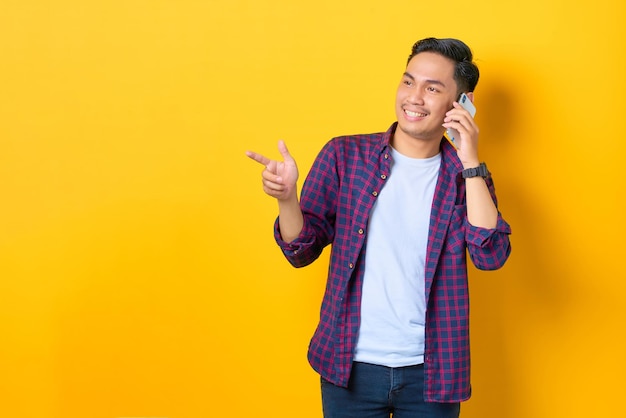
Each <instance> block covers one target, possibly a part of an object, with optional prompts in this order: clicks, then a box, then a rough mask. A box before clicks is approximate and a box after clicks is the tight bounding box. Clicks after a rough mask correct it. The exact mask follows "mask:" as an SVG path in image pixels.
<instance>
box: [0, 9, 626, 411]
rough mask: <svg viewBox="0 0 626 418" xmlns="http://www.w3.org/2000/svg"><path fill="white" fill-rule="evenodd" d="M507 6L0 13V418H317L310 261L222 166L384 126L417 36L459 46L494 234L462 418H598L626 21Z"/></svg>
mask: <svg viewBox="0 0 626 418" xmlns="http://www.w3.org/2000/svg"><path fill="white" fill-rule="evenodd" d="M511 4H515V5H509V3H507V2H502V1H496V0H492V1H485V0H475V1H471V2H469V1H467V0H463V1H459V0H449V1H446V2H439V3H438V2H430V3H428V2H427V3H423V2H415V1H400V0H396V1H387V2H381V1H373V0H346V1H337V0H320V1H316V2H297V1H287V0H282V1H281V0H261V1H251V0H248V1H243V0H204V1H201V0H169V1H168V0H107V1H102V0H101V1H77V0H55V1H44V0H3V1H2V4H1V5H0V376H1V377H0V399H1V401H0V416H3V417H11V418H86V417H89V418H115V417H122V416H123V417H168V418H197V417H218V416H232V417H253V416H258V417H304V418H306V417H319V416H321V413H320V401H319V394H318V378H317V376H316V375H315V374H314V373H313V372H312V371H311V370H310V369H309V367H308V364H307V362H306V357H305V353H306V347H307V344H308V339H309V337H310V335H311V333H312V331H313V328H314V326H315V324H316V319H317V315H318V307H319V302H320V297H321V293H322V288H323V285H324V280H325V272H326V266H327V261H326V259H323V260H320V262H318V263H317V264H316V265H314V266H311V267H308V268H306V269H301V270H295V269H292V268H291V267H290V266H289V265H288V264H287V262H286V261H284V260H283V258H282V255H281V254H280V252H279V250H278V248H277V247H276V246H275V245H274V242H273V237H272V223H273V220H274V216H275V214H276V204H275V202H273V201H272V200H271V199H270V198H267V197H266V196H265V195H264V194H263V193H262V191H261V187H260V169H259V167H257V165H256V164H254V163H253V162H251V161H249V160H248V159H247V158H246V157H245V155H244V151H245V150H246V149H254V150H257V151H261V152H264V153H267V154H270V155H271V156H277V155H278V153H277V151H276V148H275V146H276V141H277V140H278V139H280V138H282V139H285V140H286V141H287V144H288V145H289V147H290V150H291V151H292V153H293V155H295V156H296V158H297V159H298V162H299V165H300V168H301V171H302V173H303V174H302V176H303V177H304V174H305V173H306V171H308V168H309V167H310V164H311V162H312V160H313V158H314V157H315V155H316V153H317V151H318V150H319V149H320V148H321V146H322V145H323V144H324V143H325V142H326V141H327V140H328V139H330V137H332V136H335V135H340V134H348V133H364V132H372V131H380V130H385V129H386V128H387V127H388V125H389V124H390V123H391V122H392V121H393V117H394V116H393V100H394V94H395V88H396V85H397V82H398V81H399V77H400V75H401V72H402V71H403V69H404V64H405V59H406V56H407V54H408V52H409V49H410V46H411V45H412V43H413V42H414V41H415V40H417V39H420V38H422V37H426V36H438V37H445V36H452V37H459V38H461V39H464V40H465V41H466V42H467V43H469V44H470V45H471V46H472V48H473V49H474V52H475V55H476V58H477V60H478V63H479V65H480V68H481V71H482V78H481V82H480V83H479V86H478V89H477V91H476V104H477V107H478V113H477V121H478V123H479V125H480V127H481V142H482V151H481V153H482V154H481V156H482V158H483V159H484V160H486V161H487V162H488V164H489V167H490V168H491V170H492V172H493V173H494V174H495V176H496V187H497V189H498V193H499V198H500V200H501V209H502V211H503V213H504V214H505V217H506V218H507V219H508V221H509V222H510V223H511V225H512V226H513V230H514V235H513V236H512V240H513V248H514V249H513V255H512V257H511V259H510V261H509V263H508V265H507V266H505V267H504V268H503V269H502V270H500V271H498V272H491V273H484V272H478V271H475V270H472V271H471V276H472V277H471V279H472V298H473V299H472V300H473V302H472V333H473V334H472V344H473V350H474V352H473V354H474V357H473V358H474V362H473V366H474V368H473V383H474V397H473V398H472V400H470V401H469V402H468V403H466V404H464V407H463V411H464V412H463V416H464V417H466V418H471V417H477V418H488V417H492V418H529V417H532V418H536V417H539V418H541V417H588V416H596V417H599V416H617V415H616V414H619V413H618V412H617V411H621V410H622V409H623V408H622V407H621V406H618V405H619V403H620V401H621V400H622V398H623V387H624V384H623V381H624V380H623V376H624V374H625V373H626V368H625V367H624V361H623V354H624V352H626V343H625V342H624V340H623V338H622V336H621V334H622V333H623V330H624V323H625V321H626V311H625V310H624V303H623V302H622V299H623V297H624V294H625V293H626V280H624V279H626V268H625V267H624V266H625V263H624V257H625V255H624V247H625V245H624V241H623V240H624V234H625V233H626V228H625V222H624V201H623V196H624V182H623V180H622V179H623V177H624V164H623V163H622V161H623V159H624V153H625V151H626V146H625V145H624V143H625V140H624V133H623V131H624V129H623V127H622V126H621V125H622V122H623V120H624V115H623V110H624V109H623V106H622V105H621V102H622V100H623V98H624V97H626V86H625V82H624V74H625V70H626V65H625V64H626V47H625V46H624V45H625V40H626V29H624V21H625V18H626V8H625V6H624V2H623V1H620V0H598V1H595V2H591V3H590V2H576V1H574V2H572V1H569V0H568V1H566V0H560V1H545V0H530V1H527V2H511ZM294 410H295V411H297V412H294Z"/></svg>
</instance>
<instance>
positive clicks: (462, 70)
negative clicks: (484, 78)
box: [407, 38, 480, 93]
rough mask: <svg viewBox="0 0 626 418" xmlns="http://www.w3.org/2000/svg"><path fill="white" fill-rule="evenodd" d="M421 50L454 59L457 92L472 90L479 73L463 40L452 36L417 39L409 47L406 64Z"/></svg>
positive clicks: (470, 51)
mask: <svg viewBox="0 0 626 418" xmlns="http://www.w3.org/2000/svg"><path fill="white" fill-rule="evenodd" d="M421 52H434V53H436V54H439V55H443V56H444V57H446V58H449V59H451V60H452V61H454V81H456V84H457V86H458V88H459V93H461V92H470V91H474V89H475V88H476V84H478V77H479V75H480V73H479V71H478V67H477V66H476V64H475V63H474V62H473V61H472V59H473V57H472V50H471V49H470V48H469V47H468V46H467V45H466V44H465V43H464V42H462V41H460V40H458V39H452V38H446V39H437V38H426V39H422V40H420V41H417V42H415V44H414V45H413V48H412V49H411V55H409V59H408V60H407V65H408V63H409V61H411V59H412V58H413V57H414V56H416V55H417V54H419V53H421Z"/></svg>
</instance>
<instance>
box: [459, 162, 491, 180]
mask: <svg viewBox="0 0 626 418" xmlns="http://www.w3.org/2000/svg"><path fill="white" fill-rule="evenodd" d="M461 175H462V176H463V178H464V179H469V178H472V177H479V176H480V177H482V178H485V177H487V176H488V175H489V170H487V164H485V163H480V164H479V165H478V167H472V168H466V169H465V170H463V171H462V172H461Z"/></svg>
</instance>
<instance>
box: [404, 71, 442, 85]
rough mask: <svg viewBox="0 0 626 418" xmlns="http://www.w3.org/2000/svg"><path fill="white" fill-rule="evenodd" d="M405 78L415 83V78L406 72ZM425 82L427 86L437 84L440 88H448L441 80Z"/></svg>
mask: <svg viewBox="0 0 626 418" xmlns="http://www.w3.org/2000/svg"><path fill="white" fill-rule="evenodd" d="M404 76H405V77H407V78H410V79H411V80H413V81H415V77H413V76H412V75H411V74H410V73H407V72H405V73H404ZM424 81H425V82H426V84H436V85H438V86H442V87H446V85H445V83H444V82H443V81H441V80H424Z"/></svg>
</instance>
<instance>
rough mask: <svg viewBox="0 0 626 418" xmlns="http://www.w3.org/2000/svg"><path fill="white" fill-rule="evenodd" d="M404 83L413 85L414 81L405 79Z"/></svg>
mask: <svg viewBox="0 0 626 418" xmlns="http://www.w3.org/2000/svg"><path fill="white" fill-rule="evenodd" d="M404 85H405V86H412V85H413V83H411V80H404Z"/></svg>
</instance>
